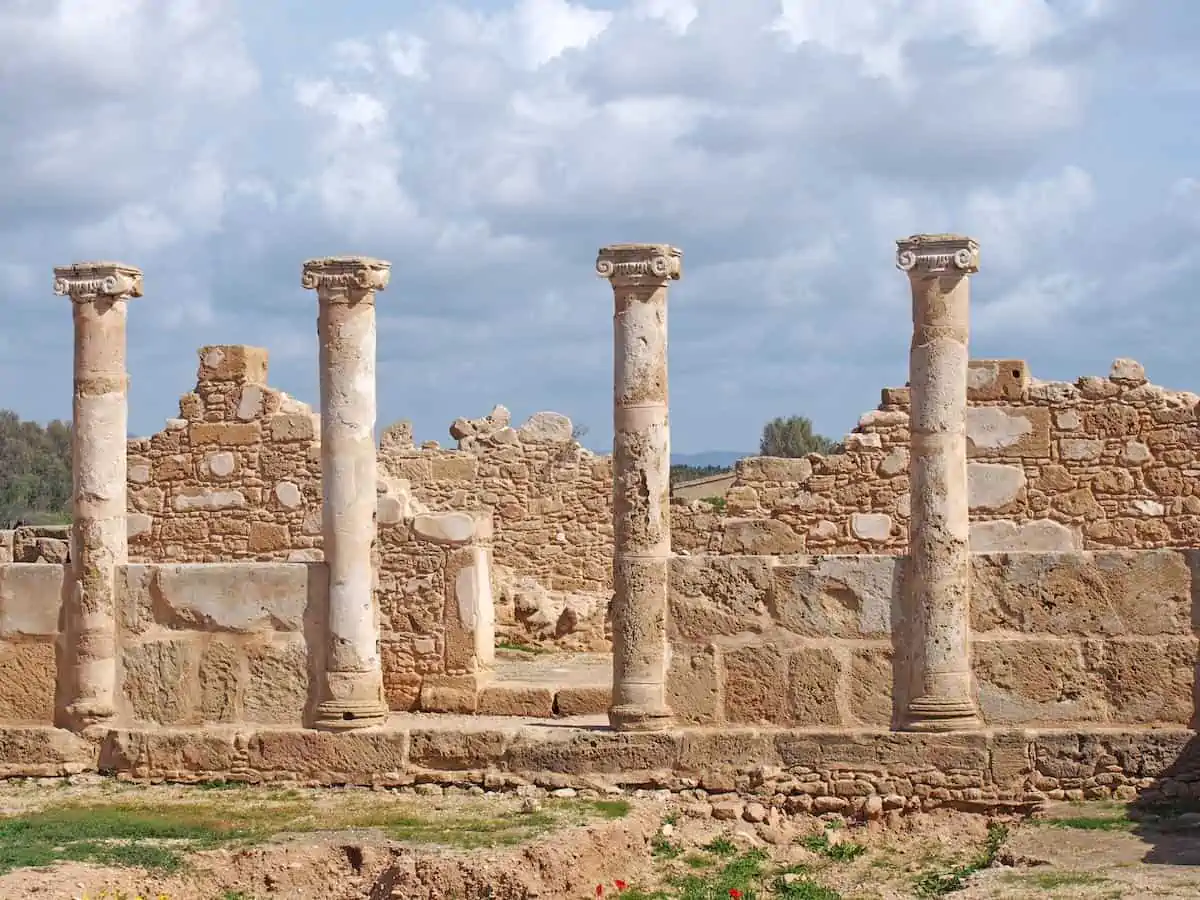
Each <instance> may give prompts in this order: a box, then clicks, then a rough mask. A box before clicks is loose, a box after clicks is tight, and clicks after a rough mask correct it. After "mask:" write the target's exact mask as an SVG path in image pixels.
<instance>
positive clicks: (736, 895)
mask: <svg viewBox="0 0 1200 900" xmlns="http://www.w3.org/2000/svg"><path fill="white" fill-rule="evenodd" d="M729 896H730V897H732V898H733V900H741V896H742V892H741V891H739V890H738V889H737V888H730V889H729Z"/></svg>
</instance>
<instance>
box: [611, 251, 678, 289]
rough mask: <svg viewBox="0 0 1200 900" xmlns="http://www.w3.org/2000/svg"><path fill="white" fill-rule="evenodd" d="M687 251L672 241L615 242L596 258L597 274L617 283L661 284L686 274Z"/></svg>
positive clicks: (628, 284)
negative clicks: (644, 242) (684, 268)
mask: <svg viewBox="0 0 1200 900" xmlns="http://www.w3.org/2000/svg"><path fill="white" fill-rule="evenodd" d="M682 262H683V251H682V250H680V249H679V248H678V247H672V246H671V245H670V244H612V245H610V246H608V247H603V248H601V250H600V255H599V257H598V258H597V259H596V274H597V275H599V276H600V277H601V278H607V279H608V280H609V281H610V282H611V283H612V284H613V285H626V286H637V285H661V286H663V287H665V286H666V285H667V283H668V282H670V281H676V280H678V279H679V277H680V275H681V274H682Z"/></svg>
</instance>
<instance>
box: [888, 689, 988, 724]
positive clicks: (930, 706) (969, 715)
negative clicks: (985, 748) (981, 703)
mask: <svg viewBox="0 0 1200 900" xmlns="http://www.w3.org/2000/svg"><path fill="white" fill-rule="evenodd" d="M982 727H983V719H982V718H980V715H979V710H978V709H977V708H976V707H975V704H974V703H972V702H971V701H970V700H953V699H950V698H948V697H918V698H917V699H916V700H913V701H912V702H911V703H909V704H908V709H906V710H905V711H904V721H903V723H902V724H901V725H900V730H901V731H972V730H974V729H978V728H982Z"/></svg>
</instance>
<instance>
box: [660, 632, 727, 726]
mask: <svg viewBox="0 0 1200 900" xmlns="http://www.w3.org/2000/svg"><path fill="white" fill-rule="evenodd" d="M671 651H672V652H671V666H670V669H669V670H668V672H667V704H668V705H669V706H670V707H671V709H673V710H677V711H678V712H676V715H677V716H679V717H680V719H681V720H682V721H684V722H688V723H690V724H693V725H704V724H710V723H712V722H716V721H719V720H720V718H721V715H722V684H721V681H722V669H721V651H720V650H719V649H718V648H717V647H716V646H715V645H714V644H673V645H672V647H671Z"/></svg>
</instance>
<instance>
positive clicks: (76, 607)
mask: <svg viewBox="0 0 1200 900" xmlns="http://www.w3.org/2000/svg"><path fill="white" fill-rule="evenodd" d="M54 292H55V293H56V294H59V295H60V296H67V297H69V298H70V299H71V307H72V312H73V318H74V322H75V373H74V400H73V403H72V427H71V468H72V481H73V490H72V500H71V508H72V522H71V590H70V594H69V596H70V601H69V603H68V607H67V611H66V623H65V624H66V635H67V643H68V646H67V648H66V652H67V654H68V667H67V668H68V671H67V673H66V676H67V677H66V685H65V687H66V690H65V698H64V699H65V710H64V711H65V713H66V719H67V722H66V724H68V725H70V726H72V727H77V728H87V727H89V726H92V725H100V724H103V723H105V722H107V721H109V720H111V719H112V718H113V716H114V715H115V714H116V676H117V626H116V569H117V567H118V566H120V565H123V564H125V563H127V562H128V560H129V551H128V534H127V524H126V498H125V494H126V467H127V452H128V451H127V446H128V445H127V443H126V442H127V440H128V428H127V422H128V418H129V401H128V395H127V390H128V375H127V372H126V366H125V346H126V337H125V321H126V304H127V301H128V300H129V298H130V297H140V296H142V273H141V271H140V270H138V269H136V268H134V267H132V266H126V265H122V264H120V263H78V264H76V265H73V266H64V267H60V268H56V269H55V270H54Z"/></svg>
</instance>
